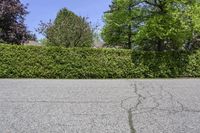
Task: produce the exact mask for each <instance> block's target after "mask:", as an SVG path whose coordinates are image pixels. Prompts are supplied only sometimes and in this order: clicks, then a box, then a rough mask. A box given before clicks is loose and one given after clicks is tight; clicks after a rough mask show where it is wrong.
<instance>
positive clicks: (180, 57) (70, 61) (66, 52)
mask: <svg viewBox="0 0 200 133" xmlns="http://www.w3.org/2000/svg"><path fill="white" fill-rule="evenodd" d="M131 56H132V58H131ZM0 57H1V58H0V78H47V79H50V78H51V79H52V78H55V79H105V78H172V77H200V51H196V52H195V53H188V52H185V51H178V52H136V51H133V52H132V51H131V50H119V49H93V48H63V47H41V46H37V47H36V46H17V45H13V46H12V45H0Z"/></svg>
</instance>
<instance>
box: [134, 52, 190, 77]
mask: <svg viewBox="0 0 200 133" xmlns="http://www.w3.org/2000/svg"><path fill="white" fill-rule="evenodd" d="M190 55H191V53H189V52H187V51H167V52H155V51H153V52H152V51H151V52H141V51H140V52H136V51H134V52H133V53H132V59H133V63H134V64H135V65H136V66H137V67H139V68H143V69H144V70H143V75H144V77H150V78H154V77H160V78H167V77H184V76H187V73H186V68H187V66H188V64H189V56H190Z"/></svg>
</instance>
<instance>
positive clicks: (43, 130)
mask: <svg viewBox="0 0 200 133" xmlns="http://www.w3.org/2000/svg"><path fill="white" fill-rule="evenodd" d="M0 133H200V80H198V79H177V80H172V79H171V80H9V79H5V80H4V79H2V80H0Z"/></svg>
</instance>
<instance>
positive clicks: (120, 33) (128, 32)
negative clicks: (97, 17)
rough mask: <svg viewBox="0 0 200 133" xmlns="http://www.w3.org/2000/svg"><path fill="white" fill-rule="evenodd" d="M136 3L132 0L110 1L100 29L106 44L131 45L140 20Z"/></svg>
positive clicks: (127, 46)
mask: <svg viewBox="0 0 200 133" xmlns="http://www.w3.org/2000/svg"><path fill="white" fill-rule="evenodd" d="M136 5H137V2H136V1H134V0H113V1H112V4H111V5H110V10H109V11H107V12H105V15H104V22H105V26H104V28H103V30H102V38H103V39H104V41H105V42H106V44H107V45H110V46H121V47H123V48H131V47H132V43H133V42H132V40H133V36H134V34H135V32H136V30H137V29H136V27H137V25H138V24H139V23H138V22H140V21H139V19H140V18H139V16H138V11H139V10H138V8H137V7H135V6H136ZM136 16H137V17H138V19H137V20H136ZM134 17H135V18H134ZM133 20H134V21H133Z"/></svg>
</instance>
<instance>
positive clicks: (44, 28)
mask: <svg viewBox="0 0 200 133" xmlns="http://www.w3.org/2000/svg"><path fill="white" fill-rule="evenodd" d="M38 31H40V32H41V33H43V34H44V35H45V36H46V38H47V43H48V44H49V45H55V46H64V47H90V46H91V45H92V43H93V32H92V29H91V27H90V23H88V22H87V19H86V18H84V17H79V16H77V15H76V14H74V13H73V12H71V11H69V10H67V9H66V8H63V9H61V10H60V11H59V13H58V14H57V17H56V19H55V21H54V22H53V23H51V22H50V23H48V24H44V23H42V24H41V27H40V28H39V29H38Z"/></svg>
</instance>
